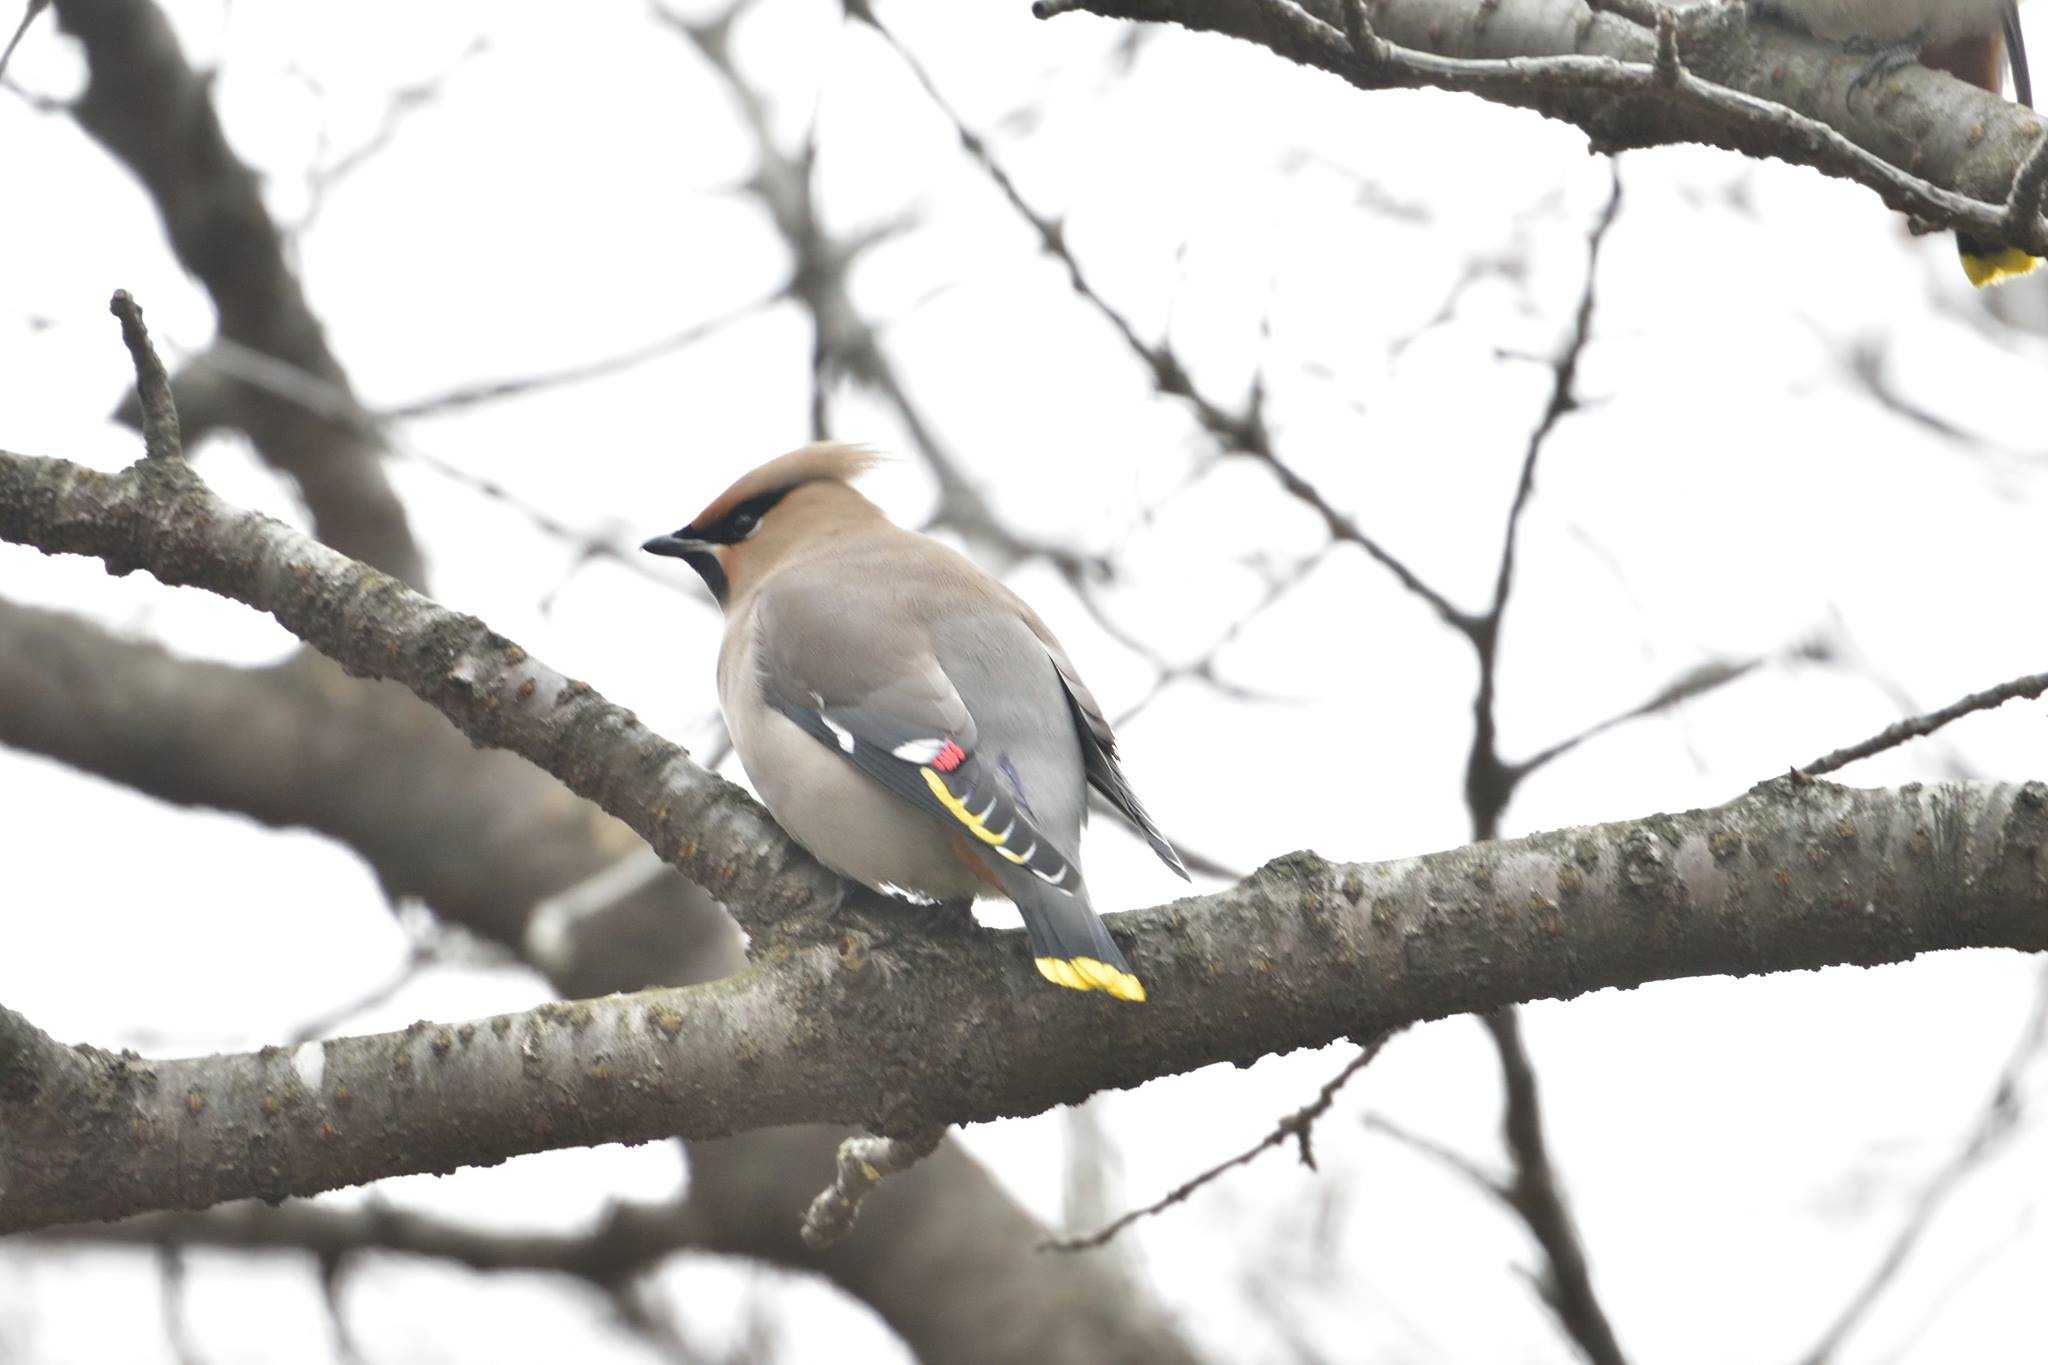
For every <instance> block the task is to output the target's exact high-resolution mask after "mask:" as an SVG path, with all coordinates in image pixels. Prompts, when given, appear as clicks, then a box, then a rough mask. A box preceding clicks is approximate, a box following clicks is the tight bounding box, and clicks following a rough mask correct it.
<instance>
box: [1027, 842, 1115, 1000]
mask: <svg viewBox="0 0 2048 1365" xmlns="http://www.w3.org/2000/svg"><path fill="white" fill-rule="evenodd" d="M1003 880H1004V882H1005V883H1007V885H1006V886H1005V887H1004V890H1005V891H1007V892H1008V893H1009V894H1010V896H1011V897H1012V898H1013V899H1014V900H1015V901H1016V902H1017V909H1018V910H1020V911H1022V912H1023V915H1024V931H1025V933H1027V934H1028V935H1030V938H1031V958H1032V961H1033V962H1034V963H1035V964H1036V965H1037V967H1038V974H1039V975H1040V976H1042V977H1044V978H1045V979H1046V980H1047V981H1050V982H1052V983H1053V984H1054V985H1055V986H1065V987H1066V988H1067V989H1068V990H1071V991H1103V992H1106V993H1107V994H1110V995H1113V996H1115V997H1116V998H1117V999H1119V1000H1128V1001H1131V1002H1132V1003H1133V1004H1142V1003H1144V999H1145V987H1144V985H1143V984H1142V983H1141V982H1140V981H1139V980H1138V978H1137V977H1136V976H1135V975H1133V974H1132V972H1131V965H1130V964H1129V963H1128V962H1126V961H1124V955H1123V953H1122V952H1120V951H1119V950H1118V949H1117V946H1116V940H1115V939H1113V938H1111V937H1110V936H1109V930H1108V928H1106V927H1105V926H1104V925H1103V923H1102V919H1101V917H1100V916H1098V915H1097V914H1096V913H1095V911H1094V910H1092V909H1090V908H1089V905H1088V893H1087V892H1086V891H1079V892H1078V893H1077V894H1075V895H1071V896H1069V895H1066V894H1064V893H1063V892H1061V891H1058V890H1056V889H1054V888H1052V887H1049V886H1046V885H1045V884H1044V883H1042V882H1040V881H1038V880H1037V879H1035V878H1032V877H1023V876H1017V875H1015V874H1014V873H1013V874H1010V875H1007V876H1005V877H1004V878H1003Z"/></svg>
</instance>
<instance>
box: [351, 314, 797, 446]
mask: <svg viewBox="0 0 2048 1365" xmlns="http://www.w3.org/2000/svg"><path fill="white" fill-rule="evenodd" d="M780 301H781V298H780V296H779V295H770V296H768V297H766V298H759V299H755V300H754V301H752V302H751V303H743V304H741V305H740V306H739V307H737V308H729V309H727V310H726V311H725V312H723V313H720V314H718V315H717V316H716V317H712V318H707V319H705V320H704V321H703V322H697V323H692V324H691V325H690V326H688V327H685V328H683V329H682V330H680V331H678V332H674V333H671V334H670V335H668V336H665V337H657V338H656V339H654V340H653V341H648V342H643V343H641V344H640V345H638V346H633V347H629V348H627V349H626V350H623V351H620V352H618V353H617V354H616V355H608V356H599V357H598V358H597V359H595V360H586V361H583V362H581V363H580V364H576V365H568V366H564V367H563V368H561V369H559V370H546V371H542V372H539V373H536V374H529V375H516V376H511V377H508V378H504V379H486V380H480V381H478V382H476V383H473V384H460V385H457V386H456V387H454V388H451V389H446V390H443V391H442V392H440V393H435V394H428V395H426V396H424V397H421V398H414V399H410V400H408V401H406V402H404V403H397V404H394V405H392V406H390V407H384V408H379V409H377V410H376V412H375V414H374V416H375V418H376V420H377V421H378V422H380V423H382V422H397V421H411V420H414V419H417V418H421V417H438V416H441V415H442V414H444V413H449V412H459V411H461V410H462V409H464V408H473V407H476V406H478V405H480V404H483V403H495V402H499V401H501V400H503V399H506V398H521V397H524V396H526V395H527V394H532V393H545V392H546V391H548V390H549V389H557V388H562V387H564V386H566V385H570V384H586V383H589V382H590V381H591V380H593V379H606V378H609V377H610V376H612V375H615V374H619V373H622V372H624V371H626V370H630V369H632V368H634V367H635V366H638V365H644V364H646V363H647V362H648V361H650V360H658V359H660V358H661V357H662V356H665V355H673V354H675V353H676V352H677V351H683V350H688V349H689V348H690V347H692V346H695V345H696V344H697V343H699V342H701V341H704V340H705V339H707V338H709V337H712V336H715V335H717V334H718V333H719V332H722V331H724V330H725V329H726V328H728V327H731V326H732V325H733V324H734V323H737V322H744V321H746V320H747V319H748V318H751V317H755V316H757V315H758V314H761V313H764V312H766V311H767V310H768V309H769V308H771V307H773V306H774V305H775V304H777V303H779V302H780Z"/></svg>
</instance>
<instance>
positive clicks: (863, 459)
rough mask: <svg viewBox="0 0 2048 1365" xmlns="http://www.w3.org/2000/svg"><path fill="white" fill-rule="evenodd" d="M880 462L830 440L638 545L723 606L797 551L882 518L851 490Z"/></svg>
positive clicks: (759, 472) (776, 463) (772, 466)
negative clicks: (679, 569) (691, 577)
mask: <svg viewBox="0 0 2048 1365" xmlns="http://www.w3.org/2000/svg"><path fill="white" fill-rule="evenodd" d="M879 458H880V457H879V456H877V455H875V454H873V453H872V452H870V451H866V450H862V449H860V448H859V447H857V446H848V445H840V444H838V443H837V442H832V441H824V442H819V443H818V444H815V445H807V446H805V447H803V448H802V449H801V450H792V451H791V452H789V454H787V455H781V456H777V457H776V458H775V459H772V460H770V461H769V462H768V463H767V464H764V465H762V466H761V467H760V468H758V469H756V470H753V471H752V472H751V473H748V474H744V475H742V476H741V477H740V479H739V480H738V482H736V483H734V484H733V486H732V487H730V488H728V489H726V490H725V491H724V492H723V493H720V494H719V495H718V496H717V497H716V498H714V499H712V501H711V504H710V506H708V507H706V508H705V509H704V510H703V511H701V512H699V513H698V514H697V515H696V516H695V517H693V518H692V519H691V521H690V524H689V525H687V526H685V527H683V528H682V529H680V530H678V531H676V532H674V533H672V534H670V535H665V536H656V537H654V539H652V540H650V541H648V542H647V543H646V544H644V545H642V546H641V547H640V548H641V549H643V550H645V551H647V553H649V554H655V555H668V556H671V557H673V558H676V559H680V560H682V561H683V562H684V563H685V564H688V565H689V566H690V567H691V568H693V569H695V570H696V571H697V573H698V576H699V577H701V578H703V580H704V583H705V586H706V587H708V588H710V589H711V595H712V596H713V597H716V598H717V599H718V601H719V604H720V605H721V606H723V605H725V604H726V603H727V602H729V601H731V600H732V599H733V598H734V597H735V596H738V595H741V594H743V593H745V591H746V590H747V589H748V588H749V587H750V586H752V584H754V583H756V582H758V581H759V580H760V578H761V576H762V575H763V574H764V573H766V572H767V571H768V570H769V569H771V568H773V567H774V566H775V565H776V564H777V563H779V562H780V561H781V560H782V559H783V558H784V557H785V556H787V555H788V554H789V553H790V552H791V551H792V550H794V549H796V548H797V547H799V546H801V545H804V544H807V543H809V542H811V541H814V540H816V539H817V538H819V537H821V536H824V535H828V534H830V532H831V531H832V530H834V529H836V528H840V527H844V526H847V525H859V524H865V523H869V522H872V521H873V520H875V519H877V518H879V517H880V516H881V513H880V512H879V511H877V510H876V508H875V505H874V504H873V503H871V502H869V501H868V500H867V499H866V498H864V497H862V496H861V495H860V494H858V493H856V492H854V491H853V488H852V486H851V485H852V483H853V480H854V479H856V478H858V477H859V476H860V475H861V474H862V473H864V472H866V470H867V469H868V468H869V467H870V466H871V465H873V464H874V463H875V462H876V461H877V460H878V459H879Z"/></svg>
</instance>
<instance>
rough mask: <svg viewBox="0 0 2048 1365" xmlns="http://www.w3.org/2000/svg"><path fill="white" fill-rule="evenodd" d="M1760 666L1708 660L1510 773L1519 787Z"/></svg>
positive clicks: (1756, 660)
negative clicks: (1593, 742)
mask: <svg viewBox="0 0 2048 1365" xmlns="http://www.w3.org/2000/svg"><path fill="white" fill-rule="evenodd" d="M1763 663H1764V660H1763V658H1762V657H1761V656H1756V655H1752V656H1751V657H1750V658H1747V659H1739V660H1727V659H1708V660H1707V661H1705V662H1704V663H1700V664H1695V665H1694V666H1693V667H1691V668H1688V669H1686V670H1685V672H1683V673H1681V674H1679V675H1678V676H1677V677H1676V678H1673V679H1672V680H1671V681H1670V682H1668V683H1666V684H1665V685H1664V686H1662V687H1660V688H1658V689H1657V690H1656V691H1655V692H1653V693H1651V694H1650V696H1649V697H1647V698H1646V699H1644V700H1643V701H1641V702H1639V703H1637V704H1636V705H1634V706H1631V707H1630V708H1629V709H1628V710H1626V711H1623V712H1621V713H1620V714H1619V715H1613V716H1609V717H1608V718H1607V719H1605V720H1603V721H1598V722H1596V723H1594V724H1592V725H1589V726H1587V727H1586V728H1585V729H1583V730H1581V731H1579V732H1578V733H1577V734H1575V735H1571V736H1568V737H1567V738H1564V739H1561V740H1559V741H1558V742H1557V743H1555V744H1553V745H1551V746H1550V747H1549V748H1547V749H1543V750H1540V751H1538V752H1537V753H1534V754H1531V755H1530V756H1529V757H1528V758H1525V759H1523V760H1521V761H1520V762H1519V763H1513V764H1510V765H1509V772H1510V774H1511V775H1512V777H1513V779H1514V781H1515V783H1516V785H1518V786H1519V785H1520V783H1521V781H1522V779H1524V778H1526V777H1528V776H1529V775H1530V774H1532V773H1534V772H1537V771H1538V770H1540V769H1541V768H1543V767H1545V766H1546V765H1548V764H1550V763H1552V762H1554V761H1556V760H1557V759H1560V758H1563V757H1564V756H1565V755H1566V754H1568V753H1570V752H1571V751H1572V750H1574V749H1576V748H1578V747H1579V746H1580V745H1581V744H1584V743H1585V742H1586V741H1587V740H1589V739H1596V738H1598V737H1599V736H1601V735H1604V734H1606V733H1607V732H1608V731H1609V730H1614V729H1618V728H1619V727H1621V726H1623V725H1627V724H1628V723H1629V722H1631V721H1637V720H1643V719H1646V718H1648V717H1650V716H1658V715H1662V714H1663V713H1664V712H1666V711H1669V710H1672V709H1673V708H1675V707H1679V706H1683V705H1685V703H1687V702H1689V701H1692V700H1694V699H1696V698H1699V697H1704V696H1706V695H1707V694H1708V693H1709V692H1717V691H1719V690H1720V689H1721V688H1723V687H1726V686H1727V685H1728V684H1729V683H1732V682H1739V681H1741V680H1742V679H1743V678H1746V677H1748V676H1749V675H1750V674H1751V673H1754V672H1755V671H1756V670H1757V669H1758V668H1760V667H1762V666H1763Z"/></svg>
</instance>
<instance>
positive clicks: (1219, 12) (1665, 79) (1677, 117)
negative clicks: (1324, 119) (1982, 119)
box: [1032, 0, 2048, 255]
mask: <svg viewBox="0 0 2048 1365" xmlns="http://www.w3.org/2000/svg"><path fill="white" fill-rule="evenodd" d="M1731 8H1732V7H1727V6H1712V5H1696V6H1692V7H1690V8H1689V9H1688V11H1687V12H1686V17H1685V19H1684V20H1683V22H1685V23H1686V25H1687V29H1686V35H1685V36H1686V37H1687V38H1688V39H1691V38H1693V37H1694V36H1696V35H1701V34H1711V33H1713V32H1714V31H1715V30H1717V29H1718V28H1720V27H1721V26H1723V25H1726V24H1729V23H1730V22H1731V20H1730V19H1729V18H1728V12H1729V11H1730V9H1731ZM1074 10H1085V11H1088V12H1091V13H1095V14H1100V15H1102V16H1104V17H1105V18H1112V19H1133V18H1134V19H1140V20H1150V21H1153V22H1158V23H1177V24H1179V25H1181V26H1183V27H1185V28H1189V29H1193V30H1197V31H1214V32H1219V33H1226V34H1229V35H1230V36H1232V37H1235V38H1239V39H1242V40H1244V41H1247V42H1250V43H1253V44H1255V45H1257V46H1259V47H1263V48H1265V49H1267V50H1268V51H1270V52H1272V53H1274V54H1275V55H1277V56H1280V57H1282V58H1284V59H1286V60H1288V61H1292V62H1295V63H1297V64H1299V65H1303V66H1308V67H1313V68H1315V69H1317V70H1322V71H1327V72H1330V73H1332V74H1333V75H1336V76H1338V77H1340V78H1342V79H1343V80H1345V81H1347V82H1349V83H1350V84H1351V85H1353V86H1354V87H1356V88H1358V89H1360V90H1368V91H1372V90H1388V89H1413V88H1419V87H1431V88H1435V89H1440V90H1455V91H1461V92H1464V93H1467V94H1474V95H1478V96H1481V97H1482V98H1486V99H1491V100H1498V101H1501V102H1504V103H1509V104H1518V105H1526V104H1529V103H1533V102H1537V101H1541V102H1542V106H1543V107H1544V109H1545V110H1546V112H1549V113H1551V114H1553V115H1554V116H1556V117H1561V118H1568V119H1570V120H1571V121H1572V122H1574V123H1576V124H1578V125H1579V126H1580V127H1582V128H1585V129H1586V130H1587V131H1588V132H1589V134H1591V136H1592V137H1593V139H1594V146H1595V148H1596V150H1599V149H1607V150H1619V149H1620V146H1621V145H1622V144H1621V143H1620V141H1619V140H1618V139H1619V138H1620V136H1621V134H1620V133H1618V132H1617V130H1615V129H1614V128H1612V127H1609V126H1607V125H1606V124H1605V123H1604V122H1603V120H1606V119H1608V118H1610V117H1611V111H1612V109H1613V107H1614V104H1615V101H1616V100H1618V99H1619V100H1629V99H1631V98H1634V99H1641V98H1642V97H1644V96H1649V97H1652V98H1654V99H1655V100H1656V101H1657V103H1658V104H1659V105H1662V106H1664V107H1665V109H1666V110H1667V111H1668V112H1667V113H1666V114H1665V115H1664V116H1663V117H1662V118H1661V119H1660V120H1658V121H1656V122H1654V123H1651V124H1649V125H1648V126H1646V127H1644V128H1642V129H1636V130H1630V131H1629V132H1628V133H1627V134H1626V136H1627V142H1626V145H1628V146H1638V147H1643V146H1655V145H1661V144H1665V143H1672V142H1679V141H1705V142H1711V143H1713V144H1714V145H1717V146H1723V147H1729V148H1731V149H1735V150H1740V151H1745V152H1747V153H1748V154H1750V155H1762V154H1764V153H1761V152H1759V151H1758V150H1757V149H1758V148H1759V147H1763V148H1768V149H1769V150H1768V154H1769V155H1774V156H1777V157H1780V158H1782V159H1785V160H1788V161H1795V162H1798V163H1800V164H1803V165H1808V166H1812V167H1814V168H1815V169H1817V170H1819V171H1821V172H1822V173H1824V174H1827V175H1831V176H1837V177H1840V178H1842V179H1847V180H1853V181H1855V182H1856V183H1858V184H1861V185H1864V186H1866V187H1868V188H1869V189H1871V190H1873V191H1875V192H1876V193H1877V195H1878V197H1879V198H1881V199H1883V200H1884V202H1885V203H1886V204H1887V205H1889V206H1890V207H1892V208H1893V209H1895V210H1897V211H1899V212H1901V213H1906V214H1910V215H1912V216H1913V217H1915V218H1919V219H1924V220H1927V221H1929V222H1933V223H1936V224H1937V225H1939V226H1941V227H1946V228H1952V229H1955V230H1957V231H1968V232H1970V233H1971V234H1973V235H1976V236H1982V237H1986V238H1994V239H1998V240H2003V241H2006V242H2007V243H2009V244H2010V245H2013V246H2016V247H2020V248H2023V249H2025V250H2027V251H2029V252H2032V253H2033V254H2036V255H2039V254H2043V253H2048V222H2044V221H2043V220H2042V218H2041V217H2040V215H2039V214H2033V215H2029V216H2026V217H2024V218H2023V219H2020V220H2018V221H2015V219H2014V217H2013V216H2012V215H2010V214H2008V212H2007V210H2006V204H2005V202H2004V201H2003V200H2000V201H1995V202H1994V201H1987V200H1984V199H1979V198H1975V197H1973V196H1972V195H1969V194H1965V193H1961V192H1958V191H1956V190H1952V189H1948V188H1945V187H1943V186H1941V185H1938V184H1936V183H1935V182H1933V181H1931V180H1927V179H1924V178H1922V177H1921V176H1918V175H1915V174H1913V173H1912V172H1910V171H1907V170H1904V169H1902V168H1901V167H1899V166H1896V165H1894V164H1892V163H1891V162H1890V161H1887V160H1886V159H1885V158H1884V157H1882V156H1880V155H1878V154H1877V153H1875V152H1872V151H1870V150H1869V149H1867V148H1865V147H1863V146H1861V145H1859V144H1858V143H1857V142H1855V141H1853V140H1852V139H1850V138H1849V137H1848V136H1847V135H1845V134H1844V133H1842V132H1841V131H1840V130H1839V129H1837V128H1835V127H1833V126H1831V125H1830V124H1828V123H1826V122H1823V121H1822V120H1821V119H1820V118H1817V117H1814V116H1813V115H1809V114H1806V113H1802V112H1800V111H1799V110H1797V109H1794V108H1792V107H1790V106H1789V105H1786V104H1783V103H1780V102H1779V100H1778V99H1777V98H1774V97H1765V96H1761V95H1756V94H1752V93H1750V92H1749V91H1747V90H1744V89H1738V88H1736V87H1734V86H1731V85H1723V84H1719V83H1717V82H1715V81H1710V80H1706V79H1703V78H1702V77H1700V76H1698V75H1696V74H1694V72H1693V71H1692V70H1691V69H1690V68H1688V67H1686V66H1684V65H1683V64H1682V63H1679V62H1678V61H1677V60H1676V58H1677V48H1676V45H1675V43H1674V44H1673V45H1672V46H1671V47H1670V49H1669V51H1668V53H1667V55H1666V59H1665V61H1664V62H1663V63H1662V64H1661V65H1660V63H1659V62H1658V61H1657V60H1656V57H1657V43H1658V33H1657V32H1656V30H1655V29H1654V28H1653V29H1652V31H1650V32H1646V33H1643V34H1641V39H1642V42H1641V44H1640V50H1643V51H1645V52H1646V53H1647V54H1648V55H1649V56H1650V58H1651V60H1648V61H1642V60H1622V59H1620V58H1618V57H1615V56H1610V55H1581V54H1578V53H1546V54H1540V55H1539V54H1537V53H1524V54H1517V55H1512V56H1504V57H1453V56H1445V55H1443V54H1440V53H1436V52H1430V51H1425V50H1423V49H1421V48H1414V47H1403V46H1400V45H1398V44H1396V43H1393V42H1390V41H1388V40H1387V39H1386V38H1385V37H1384V36H1382V35H1378V34H1375V33H1372V31H1371V29H1370V27H1368V28H1367V29H1366V33H1367V35H1369V41H1368V42H1367V43H1366V44H1365V46H1364V47H1363V48H1361V47H1359V46H1355V45H1354V42H1353V36H1352V35H1353V33H1355V32H1357V28H1358V26H1357V24H1356V23H1355V21H1353V20H1352V19H1351V18H1350V17H1349V16H1348V15H1347V14H1346V13H1345V12H1344V4H1343V0H1326V2H1324V3H1317V2H1316V0H1301V2H1300V3H1297V0H1182V3H1179V4H1175V5H1170V6H1169V5H1165V4H1157V3H1139V2H1138V0H1059V2H1058V3H1044V2H1043V0H1041V3H1040V4H1038V5H1035V6H1034V7H1033V11H1032V12H1033V13H1034V14H1035V15H1037V16H1038V17H1039V18H1049V17H1051V16H1052V15H1054V14H1062V13H1067V12H1069V11H1074ZM1312 11H1317V12H1312ZM1357 12H1358V8H1357V7H1356V6H1355V5H1354V6H1353V8H1352V13H1357ZM1480 13H1481V14H1482V15H1483V14H1484V13H1485V10H1484V9H1482V10H1481V11H1480ZM1653 13H1657V14H1658V22H1659V26H1661V24H1662V22H1663V20H1662V17H1661V7H1660V11H1654V12H1653ZM1695 15H1697V16H1698V18H1697V19H1695V18H1693V16H1695ZM1476 23H1478V24H1483V23H1484V20H1483V18H1481V19H1478V20H1476ZM1347 29H1348V30H1351V31H1350V32H1347ZM1672 33H1673V36H1674V38H1675V37H1676V36H1677V33H1676V29H1675V27H1674V28H1673V30H1672ZM1620 47H1621V48H1622V49H1624V50H1630V51H1631V52H1633V51H1634V50H1638V45H1636V44H1633V43H1630V44H1621V45H1620ZM1776 65H1777V64H1776V63H1767V64H1766V66H1765V69H1766V70H1769V69H1772V68H1773V67H1775V66H1776ZM1994 98H1995V97H1994ZM1596 111H1597V112H1596Z"/></svg>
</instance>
